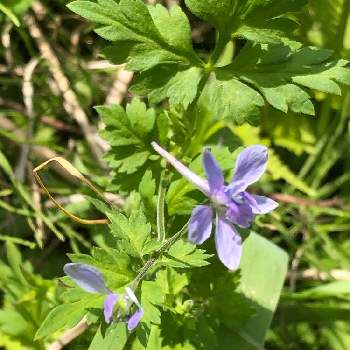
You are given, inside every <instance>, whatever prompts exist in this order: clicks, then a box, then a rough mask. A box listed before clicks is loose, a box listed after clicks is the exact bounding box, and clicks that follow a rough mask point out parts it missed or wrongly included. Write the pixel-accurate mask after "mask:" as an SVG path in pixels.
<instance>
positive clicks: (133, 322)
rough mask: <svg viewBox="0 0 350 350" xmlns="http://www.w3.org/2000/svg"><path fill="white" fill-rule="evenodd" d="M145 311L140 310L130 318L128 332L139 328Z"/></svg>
mask: <svg viewBox="0 0 350 350" xmlns="http://www.w3.org/2000/svg"><path fill="white" fill-rule="evenodd" d="M143 313H144V312H143V309H142V308H141V309H138V310H137V311H136V312H135V313H134V314H133V315H132V316H131V317H130V318H129V321H128V330H129V331H132V330H133V329H134V328H136V327H137V325H138V324H139V322H140V320H141V318H142V316H143Z"/></svg>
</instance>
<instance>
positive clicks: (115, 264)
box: [69, 248, 133, 290]
mask: <svg viewBox="0 0 350 350" xmlns="http://www.w3.org/2000/svg"><path fill="white" fill-rule="evenodd" d="M69 258H70V259H71V260H72V261H73V262H77V263H83V264H88V265H91V266H94V267H96V268H98V270H99V271H100V272H101V273H102V274H103V276H104V277H105V279H106V281H107V285H108V287H109V288H110V289H112V290H116V289H118V288H120V287H123V286H125V285H126V284H127V283H129V282H130V280H131V279H132V278H133V274H132V273H131V272H130V258H129V257H128V255H127V254H125V253H123V252H121V251H118V250H115V249H111V248H109V249H108V250H107V249H106V248H104V249H101V248H93V250H92V255H91V256H90V255H86V254H69Z"/></svg>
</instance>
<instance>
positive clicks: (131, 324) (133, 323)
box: [125, 287, 144, 331]
mask: <svg viewBox="0 0 350 350" xmlns="http://www.w3.org/2000/svg"><path fill="white" fill-rule="evenodd" d="M125 291H126V295H127V297H128V298H130V300H131V301H132V302H133V303H135V304H136V306H137V307H138V310H137V311H136V312H135V313H134V314H133V315H131V317H130V318H129V321H128V330H129V331H132V330H133V329H134V328H135V327H137V325H138V324H139V322H140V320H141V318H142V316H143V314H144V311H143V308H142V306H141V304H140V302H139V301H138V300H137V298H136V295H135V294H134V292H133V291H132V290H131V289H130V288H129V287H126V288H125Z"/></svg>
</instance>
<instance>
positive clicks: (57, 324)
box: [35, 294, 105, 339]
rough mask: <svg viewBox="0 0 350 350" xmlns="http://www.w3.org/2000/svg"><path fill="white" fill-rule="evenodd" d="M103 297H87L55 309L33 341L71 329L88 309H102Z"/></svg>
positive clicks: (92, 295)
mask: <svg viewBox="0 0 350 350" xmlns="http://www.w3.org/2000/svg"><path fill="white" fill-rule="evenodd" d="M104 298H105V296H104V295H96V294H95V295H94V294H91V295H87V296H85V297H84V298H82V299H81V300H79V301H76V302H74V303H70V304H62V305H59V306H57V307H55V308H54V309H53V310H51V311H50V313H49V314H48V315H47V317H46V318H45V320H44V322H43V323H42V324H41V326H40V328H39V329H38V331H37V333H36V335H35V339H40V338H45V337H48V336H50V335H52V334H54V333H55V332H57V331H59V330H61V329H63V328H65V327H66V326H69V327H73V326H74V325H76V324H77V323H78V322H79V321H80V320H81V319H82V318H83V316H84V315H85V314H86V313H87V309H88V308H94V307H97V308H102V304H103V299H104Z"/></svg>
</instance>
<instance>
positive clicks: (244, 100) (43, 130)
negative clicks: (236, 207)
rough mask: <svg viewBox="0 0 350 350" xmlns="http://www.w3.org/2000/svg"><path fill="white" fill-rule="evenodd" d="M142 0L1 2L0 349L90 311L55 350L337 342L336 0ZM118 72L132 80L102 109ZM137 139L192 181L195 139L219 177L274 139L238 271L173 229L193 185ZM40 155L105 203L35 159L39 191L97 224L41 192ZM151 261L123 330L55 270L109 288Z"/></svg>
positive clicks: (344, 139)
mask: <svg viewBox="0 0 350 350" xmlns="http://www.w3.org/2000/svg"><path fill="white" fill-rule="evenodd" d="M156 3H157V5H149V4H148V5H146V4H145V2H143V1H141V0H120V1H114V0H98V1H80V0H79V1H74V2H72V3H70V4H68V1H63V0H60V1H42V2H32V1H30V0H20V1H2V2H1V3H0V33H1V42H2V45H1V46H0V240H1V242H2V243H1V251H0V253H1V261H0V289H1V310H0V347H3V348H5V349H9V350H16V349H28V350H29V349H46V348H48V346H49V344H52V343H53V342H54V341H55V340H56V339H57V338H59V337H60V336H61V335H62V334H63V332H64V330H67V329H70V328H72V327H73V326H75V325H76V324H77V323H78V322H79V321H80V320H81V319H82V318H83V317H85V320H86V324H88V327H87V330H85V332H84V333H83V334H82V335H80V336H78V337H76V338H74V339H73V341H71V342H69V344H67V345H66V346H65V348H67V349H91V350H94V349H115V350H116V349H132V350H138V349H147V350H158V349H166V350H192V349H200V350H205V349H233V348H234V349H243V350H245V349H261V348H263V347H264V348H265V349H271V350H274V349H291V350H292V349H332V350H333V349H334V350H347V349H349V348H350V326H349V323H348V321H349V319H350V253H349V251H350V250H349V248H350V246H349V240H348V234H349V233H350V211H349V209H350V203H349V194H350V182H349V181H350V172H349V171H350V168H349V166H350V164H349V159H350V153H349V149H350V148H349V136H350V135H349V130H350V123H349V116H350V91H349V87H348V86H347V85H349V84H350V70H349V68H348V62H347V60H348V59H350V22H349V14H350V1H349V0H309V1H307V0H264V1H258V0H242V1H238V0H237V1H232V0H223V1H214V0H203V1H199V0H185V1H179V2H176V1H175V2H174V1H157V2H156ZM176 3H177V5H176ZM67 5H68V7H67ZM83 18H85V19H86V20H84V19H83ZM37 29H39V30H40V31H41V35H40V32H39V38H38V35H36V34H35V33H37ZM43 42H44V45H43ZM45 45H46V46H45ZM48 47H49V48H48ZM50 48H51V55H50ZM48 50H49V54H47V53H48ZM36 59H37V60H38V61H35V60H36ZM55 59H58V61H56V65H57V63H58V67H59V69H58V70H59V73H57V66H56V68H55ZM107 61H108V62H109V63H108V64H106V62H107ZM31 64H33V66H30V65H31ZM124 64H126V65H125V66H124ZM31 67H32V68H33V71H32V72H31V73H30V68H31ZM124 69H126V70H129V71H132V72H134V74H133V78H132V81H131V82H126V85H127V88H128V91H127V92H124V93H123V92H119V94H121V97H120V96H119V97H120V98H119V97H114V100H115V101H116V102H118V103H117V104H113V105H112V104H110V103H106V96H108V95H110V94H111V91H112V92H113V91H114V92H115V85H116V84H115V82H116V81H119V82H120V79H121V76H122V73H121V72H122V71H123V70H124ZM62 76H63V78H62ZM65 79H66V80H65ZM119 85H120V84H119ZM72 94H73V97H72ZM118 99H119V100H118ZM114 100H113V98H112V101H114ZM117 100H118V101H117ZM67 101H68V102H67ZM72 101H73V102H72ZM74 101H75V102H74ZM31 103H32V108H31ZM67 103H68V105H67ZM72 103H73V105H72ZM74 103H75V105H74ZM72 106H73V107H72ZM74 106H75V107H74ZM76 106H78V109H77V107H76ZM79 108H80V109H79ZM81 113H83V114H85V115H86V120H85V121H84V116H83V117H82V116H81ZM79 116H80V117H79ZM81 118H82V119H83V121H82V119H81ZM95 130H98V131H99V136H97V134H96V133H95ZM152 140H155V141H157V142H158V143H160V144H162V145H163V146H164V147H166V148H167V149H169V150H170V151H171V152H172V153H174V154H176V155H177V156H178V158H180V159H182V160H183V161H184V162H185V163H186V164H188V165H189V167H190V168H191V169H193V170H194V171H196V172H197V173H199V174H201V175H203V171H202V169H201V151H202V149H203V147H204V146H209V147H210V148H211V149H212V152H213V154H214V155H215V156H216V157H217V159H218V161H219V163H220V165H221V167H222V169H223V171H224V173H225V176H226V177H227V179H230V178H231V176H232V171H233V165H234V160H235V158H236V156H237V153H238V151H239V150H240V149H241V147H242V146H247V145H251V144H257V143H259V144H264V145H266V146H268V147H269V156H270V158H269V164H268V172H267V174H266V175H265V176H264V177H263V179H262V181H260V182H259V183H258V184H256V185H255V186H254V188H253V192H256V193H260V192H261V193H264V194H267V195H270V196H272V197H273V198H274V199H275V200H277V201H278V202H279V203H280V206H279V208H278V210H276V211H274V212H273V213H271V214H270V215H266V216H261V217H257V219H256V220H255V223H254V225H253V227H252V231H251V232H248V231H247V232H244V233H243V236H244V237H245V238H246V240H245V243H244V255H243V260H242V264H241V268H240V270H239V271H238V272H236V273H233V274H232V273H228V272H227V271H226V270H225V268H224V267H223V266H222V265H221V264H220V263H219V261H218V260H217V257H216V255H215V249H214V244H213V242H208V243H206V244H205V245H203V246H201V247H195V246H193V245H191V244H190V243H188V241H187V240H186V231H184V232H182V231H181V227H183V225H185V223H186V221H187V219H188V217H189V215H190V212H191V209H192V208H193V206H194V205H195V204H196V203H199V202H201V201H203V197H201V195H200V194H198V193H197V192H196V191H194V188H193V186H192V185H191V184H189V183H188V182H187V181H186V180H185V179H182V178H180V177H179V176H178V175H177V174H175V172H174V171H172V169H170V168H169V169H166V168H165V167H164V163H163V162H161V160H160V158H159V156H157V155H156V154H155V153H154V151H153V149H152V147H151V146H150V142H151V141H152ZM102 153H103V154H104V155H103V157H102V156H100V155H101V154H102ZM55 155H61V156H63V157H64V158H66V159H68V160H69V161H71V163H72V164H73V165H74V166H75V167H76V168H77V169H78V170H79V171H80V172H81V173H82V174H83V175H84V176H86V177H87V178H89V180H90V181H91V182H92V183H94V184H95V185H96V186H98V187H99V188H100V189H101V190H102V191H103V192H105V193H106V197H107V198H108V200H109V202H108V203H104V202H102V201H101V200H100V199H101V198H99V199H97V198H96V195H95V193H93V192H91V191H90V190H89V189H87V188H85V187H84V186H82V184H81V183H79V182H77V181H75V180H74V179H72V177H70V176H68V175H67V172H64V171H62V168H55V167H53V168H51V169H50V170H45V171H43V172H42V178H43V181H44V182H45V184H46V186H47V187H48V189H49V190H50V192H51V193H52V195H53V196H54V197H55V198H57V199H58V200H59V201H60V202H61V203H62V204H63V205H64V206H65V207H66V208H67V209H68V210H69V211H70V212H72V213H73V214H75V215H77V216H80V217H84V218H100V217H108V219H109V222H110V223H109V225H92V226H82V225H80V224H78V223H76V222H74V221H72V220H71V219H70V218H69V217H67V216H65V215H64V214H63V213H62V212H60V211H58V210H57V209H56V208H55V207H53V206H52V204H51V202H50V201H49V200H48V198H47V197H46V195H45V193H44V192H42V191H40V188H38V187H37V185H36V184H35V181H34V179H33V175H32V169H33V168H35V167H36V166H37V165H39V164H40V163H41V162H43V161H44V160H46V159H47V158H50V157H52V156H55ZM83 195H84V196H83ZM162 198H163V200H162ZM163 206H164V207H165V213H164V216H165V227H164V230H163V232H159V230H161V231H162V227H160V225H159V218H158V222H157V220H156V219H157V212H158V214H159V212H160V213H162V212H163V209H164V208H163ZM179 230H180V231H179ZM177 232H180V234H181V238H180V239H179V240H177V241H176V242H175V243H174V242H173V241H171V237H172V236H174V235H176V233H177ZM255 232H256V233H258V234H256V233H255ZM183 233H184V234H183ZM159 234H165V235H166V239H168V241H165V242H166V247H165V248H164V250H163V248H162V245H161V243H159V241H158V240H157V236H159ZM263 237H264V238H263ZM169 239H170V241H169ZM169 242H170V243H171V244H169V245H168V243H169ZM163 243H164V242H163ZM287 256H288V257H287ZM152 258H155V259H156V261H155V264H154V265H152V267H151V268H150V269H149V270H147V271H146V274H145V276H142V277H143V278H144V279H143V281H142V282H140V283H139V288H138V289H137V295H138V297H139V299H140V301H141V304H142V306H143V307H144V309H145V317H144V318H143V320H142V324H141V326H140V327H139V328H138V330H137V331H136V332H133V333H131V334H129V333H128V332H127V331H126V327H125V325H124V324H123V323H118V324H113V325H112V326H109V327H106V325H105V324H104V322H101V320H102V318H101V307H102V303H103V297H102V296H99V295H93V294H88V293H86V292H84V291H82V290H81V289H80V288H78V287H76V286H75V285H74V283H73V282H72V281H70V280H69V279H68V278H66V277H64V278H60V277H62V275H63V271H62V266H63V265H64V264H65V263H66V262H68V261H70V260H71V261H73V262H83V263H87V264H90V265H93V266H95V267H97V268H99V269H100V271H101V272H102V273H103V275H104V277H105V279H106V281H107V284H108V286H109V288H111V289H113V290H115V291H122V290H123V288H124V287H125V286H126V285H128V284H129V283H132V282H134V281H135V278H136V280H137V281H138V276H139V275H140V271H141V272H142V267H143V266H144V265H145V263H146V262H147V261H149V259H152ZM58 278H59V279H58ZM282 285H283V286H282ZM34 338H35V340H34Z"/></svg>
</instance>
